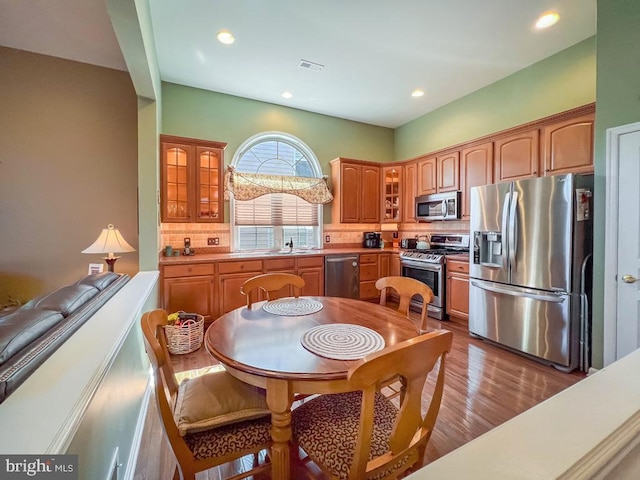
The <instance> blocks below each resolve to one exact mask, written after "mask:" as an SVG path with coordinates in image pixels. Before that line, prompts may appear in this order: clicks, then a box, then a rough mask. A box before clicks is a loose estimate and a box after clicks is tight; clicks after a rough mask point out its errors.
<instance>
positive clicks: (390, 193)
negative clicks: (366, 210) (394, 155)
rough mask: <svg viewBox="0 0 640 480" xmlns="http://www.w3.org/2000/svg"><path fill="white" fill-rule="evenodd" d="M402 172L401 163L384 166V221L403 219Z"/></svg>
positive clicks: (382, 220)
mask: <svg viewBox="0 0 640 480" xmlns="http://www.w3.org/2000/svg"><path fill="white" fill-rule="evenodd" d="M402 174H403V168H402V166H400V165H394V166H391V167H383V168H382V217H381V218H380V221H381V222H382V223H384V222H387V223H389V222H395V223H397V222H399V221H401V220H402V217H403V215H402V212H403V205H402V187H403V185H402V184H403V178H402Z"/></svg>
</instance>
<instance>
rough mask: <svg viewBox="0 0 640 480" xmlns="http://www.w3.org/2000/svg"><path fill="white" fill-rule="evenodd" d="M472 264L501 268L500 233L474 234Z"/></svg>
mask: <svg viewBox="0 0 640 480" xmlns="http://www.w3.org/2000/svg"><path fill="white" fill-rule="evenodd" d="M473 263H475V264H480V265H484V266H487V267H502V233H499V232H474V234H473Z"/></svg>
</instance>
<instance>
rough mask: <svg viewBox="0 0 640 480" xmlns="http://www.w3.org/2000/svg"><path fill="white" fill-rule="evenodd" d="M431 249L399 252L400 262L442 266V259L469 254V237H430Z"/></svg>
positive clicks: (454, 235) (460, 235)
mask: <svg viewBox="0 0 640 480" xmlns="http://www.w3.org/2000/svg"><path fill="white" fill-rule="evenodd" d="M430 245H431V247H436V248H430V249H428V250H418V249H411V250H405V251H403V252H400V258H401V260H403V259H404V260H409V261H414V262H422V263H432V264H443V263H444V257H445V256H446V255H451V254H455V253H468V252H469V235H466V234H449V235H440V234H433V235H431V241H430Z"/></svg>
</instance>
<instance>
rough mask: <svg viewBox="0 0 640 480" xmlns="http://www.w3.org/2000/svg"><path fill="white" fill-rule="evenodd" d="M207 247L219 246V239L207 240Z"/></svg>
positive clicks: (210, 238) (211, 238)
mask: <svg viewBox="0 0 640 480" xmlns="http://www.w3.org/2000/svg"><path fill="white" fill-rule="evenodd" d="M207 245H220V239H219V238H218V237H209V238H207Z"/></svg>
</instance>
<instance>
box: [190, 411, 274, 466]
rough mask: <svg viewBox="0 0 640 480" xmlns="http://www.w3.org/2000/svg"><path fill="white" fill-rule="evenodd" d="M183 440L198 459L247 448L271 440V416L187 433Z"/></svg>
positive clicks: (265, 443)
mask: <svg viewBox="0 0 640 480" xmlns="http://www.w3.org/2000/svg"><path fill="white" fill-rule="evenodd" d="M184 440H185V442H186V443H187V446H188V447H189V449H190V450H191V451H192V452H193V455H194V456H195V458H196V459H198V460H202V459H206V458H209V457H217V456H223V455H227V454H229V453H235V452H237V451H239V450H249V449H251V448H253V447H258V446H260V445H267V444H269V443H270V442H271V418H270V417H264V418H260V419H258V420H248V421H245V422H239V423H234V424H231V425H225V426H223V427H218V428H213V429H211V430H206V431H204V432H198V433H188V434H187V435H185V436H184Z"/></svg>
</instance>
